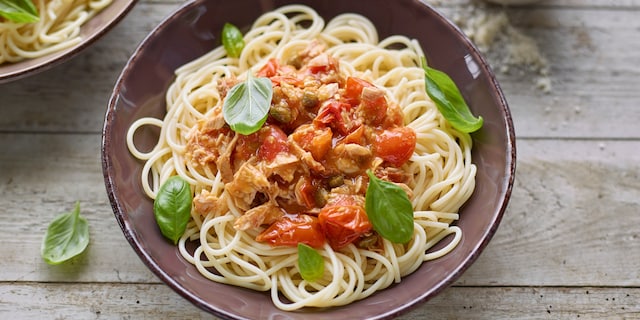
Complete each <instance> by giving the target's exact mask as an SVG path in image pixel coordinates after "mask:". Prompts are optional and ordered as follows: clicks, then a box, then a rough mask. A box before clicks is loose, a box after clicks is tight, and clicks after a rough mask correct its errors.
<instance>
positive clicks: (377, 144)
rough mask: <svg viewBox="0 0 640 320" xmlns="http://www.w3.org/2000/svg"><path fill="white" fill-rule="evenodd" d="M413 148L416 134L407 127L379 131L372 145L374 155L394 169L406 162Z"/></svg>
mask: <svg viewBox="0 0 640 320" xmlns="http://www.w3.org/2000/svg"><path fill="white" fill-rule="evenodd" d="M415 148H416V133H415V131H413V129H411V128H409V127H396V128H392V129H388V130H382V131H379V132H378V134H377V135H376V136H375V141H374V144H373V151H374V154H375V155H376V156H378V157H380V158H382V160H384V161H386V162H388V163H390V164H392V165H393V166H396V167H399V166H401V165H403V164H404V163H405V162H407V160H409V158H411V155H412V154H413V151H414V150H415Z"/></svg>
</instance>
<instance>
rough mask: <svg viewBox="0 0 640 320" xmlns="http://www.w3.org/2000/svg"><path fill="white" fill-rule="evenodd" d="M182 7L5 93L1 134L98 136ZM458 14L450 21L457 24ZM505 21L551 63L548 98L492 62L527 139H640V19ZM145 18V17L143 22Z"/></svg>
mask: <svg viewBox="0 0 640 320" xmlns="http://www.w3.org/2000/svg"><path fill="white" fill-rule="evenodd" d="M603 3H604V2H603ZM176 6H177V3H174V2H172V3H147V2H141V3H140V4H139V5H137V6H136V8H135V9H134V10H133V12H131V14H130V15H129V16H128V17H127V18H125V20H124V21H122V23H121V24H120V25H118V26H117V27H116V28H115V29H114V30H112V31H111V32H110V33H109V34H108V35H107V36H106V37H105V38H104V39H101V40H100V41H99V42H98V43H96V45H95V46H93V47H92V48H89V49H88V50H87V51H86V52H85V53H84V54H82V55H81V56H79V57H77V58H76V59H74V60H72V61H70V62H68V63H66V64H64V65H61V66H59V67H56V68H54V69H52V70H49V71H47V72H44V73H42V74H38V75H36V76H33V77H31V78H27V79H22V80H19V81H17V82H13V83H9V84H5V85H3V86H0V96H2V97H3V99H2V102H1V103H0V113H1V114H2V117H0V131H4V132H7V131H9V132H52V131H56V132H92V133H95V132H99V130H100V128H101V126H102V121H103V116H104V111H105V108H106V105H107V101H108V98H109V96H110V94H111V90H112V87H113V83H114V81H115V79H116V77H117V75H118V74H119V72H120V71H121V69H122V67H123V66H124V63H125V62H126V60H127V59H128V56H129V54H130V53H131V52H132V51H133V50H134V49H135V47H136V46H137V44H138V43H139V42H140V41H141V40H142V39H143V37H144V36H145V35H146V33H147V32H148V31H149V30H151V29H152V28H153V27H154V26H155V24H156V23H157V22H158V21H160V20H161V19H162V18H163V17H164V16H165V15H166V14H168V13H169V12H171V11H172V10H174V9H175V8H176ZM455 10H457V9H451V8H450V9H448V10H446V11H445V12H446V13H447V14H448V15H453V14H454V12H455ZM507 12H508V16H509V17H510V19H511V21H512V24H513V25H514V26H515V27H516V28H517V29H518V30H520V32H521V33H523V34H524V35H527V36H530V37H532V38H533V39H534V40H535V41H536V42H537V43H538V46H539V50H540V52H541V54H542V55H543V56H545V57H546V58H547V60H548V67H549V76H548V77H549V79H550V81H551V85H552V89H551V91H550V92H549V93H545V92H543V91H541V90H538V89H536V84H537V79H538V78H539V75H538V74H537V73H535V72H532V71H529V70H527V69H526V68H517V67H511V68H510V72H509V73H503V72H501V71H500V70H501V69H502V65H501V62H500V60H494V61H492V65H493V66H494V69H495V70H496V73H497V76H498V78H499V80H500V83H501V85H502V87H503V89H504V91H505V94H506V96H507V100H508V102H509V104H510V106H511V110H512V112H513V116H514V122H515V127H516V132H517V134H518V136H519V137H548V138H562V137H571V138H574V137H577V138H591V137H600V138H634V139H637V138H639V137H640V130H636V129H635V128H636V127H637V123H638V122H640V109H638V108H637V107H636V105H637V101H638V100H639V99H640V91H638V90H637V79H638V77H640V56H639V55H637V54H636V53H637V52H640V44H639V43H637V42H633V41H628V39H635V38H636V37H637V30H638V29H640V19H637V14H638V11H637V10H618V9H611V10H601V9H592V8H590V7H588V6H587V7H586V8H580V9H571V8H564V7H562V8H556V7H553V8H547V7H543V8H542V9H535V10H532V9H510V10H508V11H507ZM140 16H144V17H145V18H144V19H139V18H137V17H140ZM516 22H517V23H516ZM613 35H615V36H613ZM493 50H503V49H501V48H494V49H493ZM492 55H493V53H491V52H489V53H488V56H489V57H491V56H492ZM58 83H65V87H64V88H61V87H60V86H58V85H57V84H58ZM85 92H91V93H92V94H90V95H87V94H85ZM36 97H37V98H36ZM612 124H615V125H612Z"/></svg>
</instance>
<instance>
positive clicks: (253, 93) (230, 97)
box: [222, 72, 273, 135]
mask: <svg viewBox="0 0 640 320" xmlns="http://www.w3.org/2000/svg"><path fill="white" fill-rule="evenodd" d="M272 97H273V85H272V84H271V80H269V79H268V78H254V77H253V76H251V72H248V73H247V80H245V81H244V82H240V83H238V84H236V85H235V86H233V88H231V90H229V93H228V94H227V97H226V98H225V100H224V103H223V105H222V114H223V116H224V120H225V121H226V122H227V124H228V125H229V126H230V127H231V129H232V130H233V131H235V132H237V133H241V134H244V135H249V134H252V133H254V132H256V131H258V130H259V129H260V127H262V125H263V124H264V122H265V121H267V116H268V115H269V108H270V107H271V98H272Z"/></svg>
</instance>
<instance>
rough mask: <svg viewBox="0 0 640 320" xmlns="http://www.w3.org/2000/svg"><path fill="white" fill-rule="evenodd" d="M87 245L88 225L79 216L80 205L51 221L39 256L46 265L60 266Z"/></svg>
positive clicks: (77, 204)
mask: <svg viewBox="0 0 640 320" xmlns="http://www.w3.org/2000/svg"><path fill="white" fill-rule="evenodd" d="M88 245H89V224H88V223H87V220H86V219H85V218H83V217H82V216H80V203H79V202H76V206H75V209H74V210H73V211H71V212H67V213H63V214H61V215H59V216H57V217H56V218H55V219H53V220H52V221H51V223H50V224H49V227H48V228H47V232H46V233H45V235H44V239H43V240H42V247H41V248H40V254H41V255H42V258H43V259H44V261H45V262H47V263H48V264H52V265H55V264H60V263H62V262H65V261H67V260H69V259H71V258H73V257H75V256H77V255H79V254H81V253H82V252H83V251H84V250H85V249H86V248H87V246H88Z"/></svg>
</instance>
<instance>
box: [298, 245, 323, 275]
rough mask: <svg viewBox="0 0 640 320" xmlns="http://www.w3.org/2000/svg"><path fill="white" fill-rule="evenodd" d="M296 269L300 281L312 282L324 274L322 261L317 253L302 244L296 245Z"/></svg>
mask: <svg viewBox="0 0 640 320" xmlns="http://www.w3.org/2000/svg"><path fill="white" fill-rule="evenodd" d="M298 269H299V270H300V275H301V276H302V279H304V280H306V281H308V282H313V281H316V280H318V279H320V278H322V275H323V274H324V260H323V259H322V256H321V255H320V253H318V251H316V250H315V249H313V248H311V247H310V246H308V245H306V244H304V243H298Z"/></svg>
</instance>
